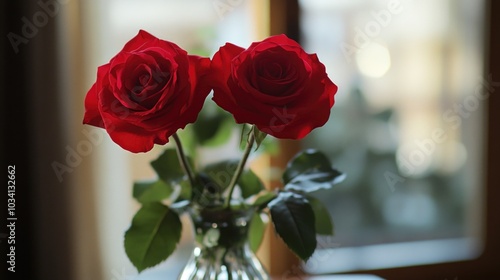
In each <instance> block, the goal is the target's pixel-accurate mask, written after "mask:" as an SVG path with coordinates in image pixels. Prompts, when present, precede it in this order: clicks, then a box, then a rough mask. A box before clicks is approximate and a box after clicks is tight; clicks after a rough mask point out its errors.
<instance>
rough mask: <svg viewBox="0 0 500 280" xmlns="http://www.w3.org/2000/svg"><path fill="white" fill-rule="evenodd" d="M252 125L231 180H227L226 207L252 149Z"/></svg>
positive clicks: (253, 138) (253, 139) (253, 137)
mask: <svg viewBox="0 0 500 280" xmlns="http://www.w3.org/2000/svg"><path fill="white" fill-rule="evenodd" d="M254 129H255V128H254V127H252V131H251V132H250V135H249V136H248V140H247V144H246V147H245V151H244V152H243V157H242V158H241V160H240V162H239V163H238V166H237V167H236V171H234V174H233V178H231V182H229V186H228V187H229V194H228V196H227V197H226V208H229V207H230V206H231V197H232V196H233V191H234V187H235V186H236V182H238V179H240V176H241V173H242V172H243V168H244V167H245V163H246V162H247V159H248V156H249V155H250V151H251V150H252V146H253V143H254V141H255V133H254Z"/></svg>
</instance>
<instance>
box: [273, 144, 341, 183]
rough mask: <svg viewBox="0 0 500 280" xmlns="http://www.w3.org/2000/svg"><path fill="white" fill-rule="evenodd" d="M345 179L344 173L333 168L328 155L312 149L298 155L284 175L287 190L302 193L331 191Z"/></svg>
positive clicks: (289, 164)
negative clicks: (322, 190)
mask: <svg viewBox="0 0 500 280" xmlns="http://www.w3.org/2000/svg"><path fill="white" fill-rule="evenodd" d="M344 178H345V175H344V174H343V173H341V172H339V171H338V170H336V169H334V168H332V167H331V164H330V160H329V159H328V157H327V156H326V155H324V154H323V153H321V152H318V151H316V150H312V149H309V150H306V151H303V152H301V153H299V154H297V155H296V156H295V157H294V158H293V159H292V160H291V161H290V162H289V163H288V165H287V168H286V171H285V172H284V173H283V182H284V184H285V189H286V190H294V191H300V192H313V191H317V190H319V189H329V188H331V187H332V186H333V185H334V184H337V183H339V182H341V181H342V180H344Z"/></svg>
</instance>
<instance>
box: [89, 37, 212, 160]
mask: <svg viewBox="0 0 500 280" xmlns="http://www.w3.org/2000/svg"><path fill="white" fill-rule="evenodd" d="M209 71H210V59H208V58H201V57H197V56H191V55H188V54H187V53H186V51H184V50H183V49H181V48H180V47H179V46H177V45H176V44H174V43H171V42H167V41H164V40H160V39H158V38H156V37H154V36H153V35H151V34H149V33H147V32H145V31H143V30H141V31H139V34H137V36H135V37H134V38H132V40H130V41H129V42H128V43H127V44H126V45H125V46H124V47H123V49H122V50H121V51H120V52H119V53H118V54H117V55H116V56H115V57H113V58H112V59H111V60H110V62H109V63H108V64H105V65H102V66H100V67H99V68H98V70H97V81H96V82H95V84H94V85H93V86H92V88H91V89H90V90H89V92H88V93H87V96H86V98H85V116H84V119H83V123H85V124H90V125H94V126H98V127H102V128H105V129H106V131H107V132H108V133H109V135H110V137H111V139H112V140H113V141H114V142H116V143H117V144H118V145H120V146H121V147H122V148H124V149H126V150H128V151H131V152H134V153H137V152H147V151H149V150H151V149H152V148H153V145H154V144H165V143H167V142H168V138H169V137H170V136H171V135H172V134H174V133H175V132H176V131H177V130H178V129H180V128H184V127H185V126H186V125H187V124H188V123H192V122H194V121H195V120H196V118H197V117H198V113H199V112H200V110H201V108H202V106H203V103H204V100H205V98H206V96H207V95H208V93H209V92H210V87H209V86H208V85H207V83H206V82H205V81H204V80H205V79H206V77H207V75H208V73H209Z"/></svg>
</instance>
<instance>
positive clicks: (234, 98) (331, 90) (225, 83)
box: [211, 35, 337, 139]
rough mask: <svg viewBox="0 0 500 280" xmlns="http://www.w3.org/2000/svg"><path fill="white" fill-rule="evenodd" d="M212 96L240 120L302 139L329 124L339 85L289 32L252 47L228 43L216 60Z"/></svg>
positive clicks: (280, 134)
mask: <svg viewBox="0 0 500 280" xmlns="http://www.w3.org/2000/svg"><path fill="white" fill-rule="evenodd" d="M211 68H212V72H213V73H212V74H213V78H212V79H213V88H214V97H213V100H214V101H215V102H216V103H217V104H218V105H219V106H220V107H222V108H223V109H225V110H226V111H228V112H230V113H231V114H233V116H234V118H235V120H236V122H238V123H250V124H254V125H256V126H257V128H259V129H260V130H261V131H263V132H265V133H268V134H271V135H273V136H275V137H277V138H287V139H300V138H303V137H304V136H306V135H307V134H308V133H309V132H311V130H313V129H314V128H316V127H320V126H322V125H324V124H325V122H326V121H327V120H328V118H329V116H330V109H331V108H332V106H333V104H334V103H335V101H334V96H335V93H336V92H337V86H336V85H335V84H333V83H332V81H330V79H329V78H328V76H327V74H326V72H325V66H324V65H323V64H322V63H321V62H320V61H319V60H318V57H317V56H316V54H307V53H306V52H304V50H303V49H302V47H301V46H300V45H299V44H298V43H297V42H295V41H293V40H291V39H289V38H288V37H286V36H285V35H279V36H272V37H269V38H267V39H265V40H264V41H262V42H256V43H253V44H252V45H251V46H250V47H249V48H248V49H246V50H245V49H243V48H241V47H238V46H235V45H233V44H230V43H226V44H225V45H224V46H223V47H221V48H220V49H219V51H218V52H217V53H216V54H215V55H214V57H213V59H212V64H211Z"/></svg>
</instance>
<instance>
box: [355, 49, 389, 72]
mask: <svg viewBox="0 0 500 280" xmlns="http://www.w3.org/2000/svg"><path fill="white" fill-rule="evenodd" d="M356 64H357V65H358V68H359V71H360V72H361V73H362V74H363V75H365V76H368V77H372V78H380V77H382V76H384V74H385V73H387V71H388V70H389V68H390V67H391V56H390V54H389V50H388V49H387V48H386V47H384V46H382V45H380V44H377V43H370V44H369V45H367V46H366V47H363V48H361V49H360V50H359V51H358V52H357V53H356Z"/></svg>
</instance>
